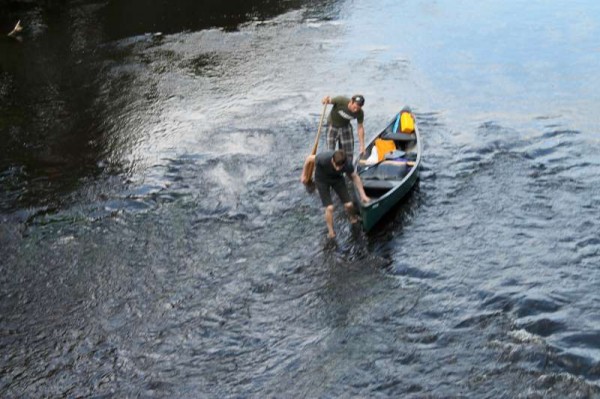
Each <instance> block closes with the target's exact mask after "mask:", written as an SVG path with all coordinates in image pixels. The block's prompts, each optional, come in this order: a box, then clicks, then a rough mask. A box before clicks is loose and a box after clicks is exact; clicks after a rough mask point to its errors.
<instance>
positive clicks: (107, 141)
mask: <svg viewBox="0 0 600 399" xmlns="http://www.w3.org/2000/svg"><path fill="white" fill-rule="evenodd" d="M305 3H307V2H306V1H295V0H289V1H283V2H271V1H259V2H252V3H249V2H243V1H231V2H223V1H212V0H211V1H207V2H202V3H198V2H195V1H178V2H177V3H176V4H173V3H172V2H168V1H159V2H157V3H153V5H152V6H151V7H149V6H148V5H147V4H146V2H143V1H126V2H120V1H117V2H107V3H98V2H95V1H84V2H77V4H72V3H71V2H64V1H45V2H41V3H40V2H30V1H19V0H15V1H12V2H2V3H0V11H1V13H0V15H1V17H0V27H2V28H3V29H4V30H5V31H6V32H8V31H9V30H10V29H11V28H12V27H13V26H14V24H15V22H16V21H17V20H21V22H22V25H23V31H22V32H21V33H20V34H19V36H18V39H19V40H14V39H11V38H7V37H5V36H4V35H3V34H0V103H2V107H1V108H0V141H1V142H2V146H0V186H1V187H2V189H3V190H2V194H0V212H1V213H10V212H13V211H15V210H18V209H19V208H42V209H43V208H48V207H50V208H56V207H62V206H65V205H67V204H70V203H73V202H76V201H77V198H73V196H74V195H78V196H79V197H81V196H83V197H84V199H87V200H94V198H85V197H87V196H92V197H94V196H97V195H98V194H97V193H94V191H93V190H88V192H87V193H83V194H74V193H75V192H76V191H77V190H79V189H82V188H83V189H84V190H85V189H86V188H87V187H90V186H93V185H94V183H95V182H97V181H104V182H107V181H108V180H107V176H115V175H126V174H127V173H128V169H129V168H131V167H134V166H133V165H129V164H127V162H124V161H123V156H122V154H131V152H132V148H133V147H135V146H137V145H138V144H139V143H138V141H139V140H140V138H139V135H138V134H136V129H147V130H153V129H155V128H156V125H155V121H150V122H149V124H148V126H144V124H143V123H142V124H140V121H144V119H145V118H149V117H151V115H153V113H154V111H155V108H156V104H155V102H156V101H158V100H159V99H158V98H156V96H154V97H153V95H152V93H151V88H150V90H149V91H148V92H146V93H143V96H144V98H140V97H139V96H137V94H139V93H135V92H132V93H131V95H130V96H131V97H128V96H126V95H125V96H124V95H123V93H125V92H126V91H127V90H128V89H130V88H131V87H135V86H137V85H138V84H139V82H136V81H135V79H134V77H133V76H126V77H125V79H121V81H118V79H116V78H115V76H114V74H113V72H111V66H112V65H114V62H115V60H114V57H115V55H116V54H115V51H114V48H113V47H114V46H113V44H111V42H112V41H114V40H116V39H121V38H125V37H132V36H138V35H144V34H146V33H149V32H150V33H157V32H162V33H176V32H182V31H199V30H203V29H207V28H219V29H225V30H233V29H236V27H238V26H239V25H240V24H243V23H245V22H248V21H256V20H261V19H263V18H270V17H274V16H276V15H278V14H280V13H283V12H285V11H288V10H290V9H297V8H301V7H302V6H303V5H304V4H305ZM333 3H335V2H333ZM323 6H324V7H329V6H330V5H329V2H326V1H324V2H323ZM132 15H135V18H132ZM131 50H132V48H125V49H120V50H119V51H120V52H123V51H125V52H128V51H131ZM192 67H193V68H195V69H196V70H197V69H198V68H204V67H205V65H204V64H202V62H200V64H196V65H192ZM206 68H208V69H214V68H215V66H214V65H212V64H211V63H209V64H207V65H206ZM107 87H108V88H109V90H108V91H107ZM111 90H118V91H119V93H121V94H120V95H119V96H118V97H117V96H115V95H114V94H115V93H111ZM109 94H113V95H109ZM133 96H135V97H133ZM120 102H121V103H120ZM125 112H126V113H125ZM153 123H154V124H153ZM130 127H133V129H130V130H133V131H132V132H130V133H129V134H127V135H125V134H123V131H124V130H127V129H128V128H130ZM123 136H125V137H123ZM121 183H122V182H121V181H119V180H115V181H113V182H112V183H109V184H108V186H110V185H116V189H117V190H118V186H119V185H120V184H121ZM103 184H105V183H103ZM105 185H106V184H105ZM105 188H108V187H105Z"/></svg>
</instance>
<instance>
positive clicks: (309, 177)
mask: <svg viewBox="0 0 600 399" xmlns="http://www.w3.org/2000/svg"><path fill="white" fill-rule="evenodd" d="M326 110H327V104H325V106H324V107H323V112H322V113H321V121H320V122H319V129H318V130H317V137H316V138H315V145H314V146H313V149H312V152H311V153H310V155H317V148H318V147H319V138H320V137H321V127H322V126H323V118H325V111H326ZM306 162H307V165H306V168H303V169H302V172H303V173H304V175H303V177H305V179H303V181H305V182H306V183H304V184H305V185H306V186H307V187H308V186H312V184H313V174H314V172H315V161H314V160H310V161H308V160H307V161H306Z"/></svg>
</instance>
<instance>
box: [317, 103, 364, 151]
mask: <svg viewBox="0 0 600 399" xmlns="http://www.w3.org/2000/svg"><path fill="white" fill-rule="evenodd" d="M321 102H322V103H323V104H333V108H332V109H331V112H330V113H329V118H328V119H327V122H328V123H329V130H328V131H327V148H328V149H330V150H335V146H336V144H338V146H339V149H341V150H344V152H345V153H346V156H347V157H348V158H349V159H350V162H352V156H353V154H354V133H353V131H352V125H351V124H350V121H351V120H353V119H356V123H357V125H358V145H359V147H358V149H359V154H362V153H363V152H364V151H365V129H364V127H363V120H364V117H365V115H364V113H363V110H362V107H363V105H365V98H364V97H363V96H362V95H360V94H355V95H353V96H352V97H351V98H348V97H344V96H337V97H333V98H331V97H329V96H325V97H324V98H323V100H322V101H321Z"/></svg>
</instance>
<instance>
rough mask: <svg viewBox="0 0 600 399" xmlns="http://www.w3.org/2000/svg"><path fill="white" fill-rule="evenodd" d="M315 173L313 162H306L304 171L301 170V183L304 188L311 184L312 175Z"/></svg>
mask: <svg viewBox="0 0 600 399" xmlns="http://www.w3.org/2000/svg"><path fill="white" fill-rule="evenodd" d="M314 172H315V161H314V159H312V160H310V159H309V160H307V161H306V165H305V166H304V169H302V176H301V181H302V183H303V184H304V185H305V186H308V185H310V184H314V183H313V174H314Z"/></svg>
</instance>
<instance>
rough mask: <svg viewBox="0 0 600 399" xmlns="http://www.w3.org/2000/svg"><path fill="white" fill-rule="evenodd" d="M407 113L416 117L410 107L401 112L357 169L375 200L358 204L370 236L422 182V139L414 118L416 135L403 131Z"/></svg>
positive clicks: (374, 141) (369, 193) (364, 228)
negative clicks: (371, 231)
mask: <svg viewBox="0 0 600 399" xmlns="http://www.w3.org/2000/svg"><path fill="white" fill-rule="evenodd" d="M403 112H409V114H410V115H411V116H412V113H411V112H410V109H409V108H408V107H404V108H403V109H402V110H401V111H400V112H398V113H397V114H396V115H395V116H394V118H392V120H391V122H390V123H389V124H388V125H387V126H386V127H385V128H384V129H383V130H382V131H381V132H380V133H379V134H377V135H376V136H375V137H374V138H373V139H372V140H371V142H369V144H368V145H367V146H366V148H365V153H364V154H363V156H361V157H360V159H359V160H358V161H357V162H356V165H355V166H356V170H357V172H358V174H359V176H360V178H361V180H362V183H363V186H364V188H365V192H366V194H367V196H369V197H370V198H371V201H370V202H369V203H367V204H363V203H361V202H360V201H359V200H357V201H356V203H357V207H358V209H359V210H360V216H361V219H362V227H363V230H364V231H366V232H368V231H370V230H371V229H373V227H374V226H375V225H376V224H377V223H378V222H379V221H382V220H384V219H385V215H386V214H387V213H388V212H389V211H390V209H392V208H393V207H394V205H396V204H397V203H398V202H400V200H401V199H402V198H404V196H406V194H408V193H409V192H410V190H411V189H412V188H413V186H414V185H415V183H416V182H417V180H418V178H419V169H420V166H421V137H420V136H419V129H418V126H417V124H416V120H415V119H414V117H413V119H412V121H413V122H414V129H410V130H413V131H412V132H411V133H403V132H402V131H401V130H402V126H399V125H400V124H399V121H400V120H401V117H400V116H401V114H402V113H403ZM406 125H410V123H407V124H406ZM383 152H385V153H383ZM382 153H383V154H382ZM354 191H355V193H354V194H355V198H360V196H359V195H358V193H357V192H356V188H354Z"/></svg>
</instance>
